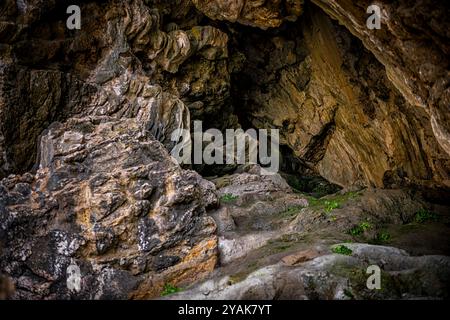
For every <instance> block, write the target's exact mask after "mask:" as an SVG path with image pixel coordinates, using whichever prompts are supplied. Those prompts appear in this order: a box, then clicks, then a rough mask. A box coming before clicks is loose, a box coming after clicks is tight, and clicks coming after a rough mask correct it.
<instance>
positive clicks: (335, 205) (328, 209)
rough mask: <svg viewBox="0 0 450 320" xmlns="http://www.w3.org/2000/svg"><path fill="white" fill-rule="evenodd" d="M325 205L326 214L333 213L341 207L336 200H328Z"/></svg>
mask: <svg viewBox="0 0 450 320" xmlns="http://www.w3.org/2000/svg"><path fill="white" fill-rule="evenodd" d="M324 205H325V212H327V213H329V212H331V211H333V210H334V209H337V208H339V207H340V204H339V202H338V201H336V200H326V201H325V202H324Z"/></svg>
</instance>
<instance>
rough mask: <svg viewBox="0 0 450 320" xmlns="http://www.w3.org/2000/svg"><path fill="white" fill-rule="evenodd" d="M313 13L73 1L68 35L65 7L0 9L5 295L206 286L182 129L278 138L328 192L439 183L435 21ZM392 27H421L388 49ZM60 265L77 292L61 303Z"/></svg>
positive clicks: (442, 114) (439, 16)
mask: <svg viewBox="0 0 450 320" xmlns="http://www.w3.org/2000/svg"><path fill="white" fill-rule="evenodd" d="M312 2H314V3H315V4H316V5H318V7H317V6H314V4H313V3H312ZM312 2H310V1H306V2H304V1H300V0H270V1H259V0H235V1H228V0H226V1H223V0H214V1H200V0H198V1H197V0H193V1H189V0H170V1H164V0H153V1H152V0H145V1H144V0H127V1H119V0H104V1H89V0H84V1H79V2H78V4H80V6H81V10H82V13H83V14H82V29H81V30H80V31H77V30H73V31H71V30H68V29H67V28H66V26H65V19H66V18H67V14H66V13H65V9H66V8H67V6H68V5H69V1H65V0H61V1H42V0H26V1H14V0H5V1H2V2H1V3H0V154H1V157H0V178H4V179H3V180H1V182H0V273H3V274H6V275H8V277H11V278H12V279H13V281H14V284H15V286H16V288H17V290H16V292H15V296H14V297H15V298H29V299H36V298H39V299H42V298H150V297H155V296H157V295H159V294H160V293H161V291H162V289H163V286H164V284H165V283H167V282H171V283H172V284H174V285H179V284H181V285H188V284H190V283H192V282H195V281H199V280H201V279H203V278H204V277H207V276H208V275H209V274H210V273H211V272H212V271H213V270H214V268H215V266H216V264H217V261H218V257H217V255H218V253H217V235H216V226H215V224H214V222H213V221H212V220H211V218H210V217H209V216H208V215H207V211H208V210H209V209H210V208H212V207H214V206H216V205H217V196H216V195H215V191H214V186H213V185H212V184H211V183H209V182H207V181H206V180H204V179H202V178H201V176H200V175H198V174H197V173H196V172H194V171H191V170H183V169H182V168H180V167H179V166H178V165H176V164H174V163H173V161H172V159H171V158H170V156H169V154H168V152H167V149H170V147H171V141H170V134H171V133H172V131H173V130H174V129H177V128H185V129H189V128H190V126H191V122H192V120H194V119H202V120H204V121H205V122H207V125H208V126H214V127H219V128H221V129H223V128H230V127H232V128H236V127H238V126H239V125H242V126H254V127H256V128H274V127H275V128H279V129H280V130H281V138H282V143H283V144H284V147H285V148H288V149H289V150H291V151H292V153H293V154H294V155H295V156H296V157H297V159H298V161H299V162H300V163H302V164H303V165H304V166H305V167H306V168H307V169H308V170H309V171H312V172H315V173H317V174H320V175H322V176H323V177H325V178H326V179H328V180H330V181H332V182H334V183H337V184H340V185H341V186H352V185H360V186H376V187H395V186H411V185H412V186H422V187H442V188H444V187H448V186H449V170H450V169H449V168H450V165H449V154H448V148H447V143H448V135H447V133H446V132H448V130H449V125H448V121H447V120H446V119H448V114H449V113H448V106H449V103H448V85H447V82H446V81H447V80H448V58H447V57H448V48H447V47H446V45H445V43H448V42H446V39H448V36H447V34H446V32H448V30H449V29H448V28H446V27H445V26H446V24H445V21H446V20H445V17H446V15H445V12H446V11H445V10H440V11H439V10H438V12H436V11H430V12H431V15H432V16H430V19H431V20H429V21H431V22H430V23H429V24H428V23H427V22H426V21H428V20H427V19H425V18H426V17H428V16H427V14H426V10H425V9H426V6H425V7H423V8H422V7H420V6H419V7H417V8H416V9H415V12H416V11H417V12H422V13H423V15H424V16H423V17H422V19H416V18H417V17H415V16H410V15H408V11H407V10H406V11H405V10H403V7H405V6H406V7H407V6H408V5H409V3H410V2H409V1H406V0H405V1H399V2H395V3H394V2H391V1H385V2H383V4H385V5H386V8H387V9H386V10H387V12H390V15H386V17H387V18H385V20H384V25H385V26H386V28H385V29H382V30H384V31H381V32H376V31H374V32H371V33H369V32H368V31H367V30H364V29H362V27H361V26H362V24H363V23H364V19H363V18H364V17H365V14H364V12H365V8H364V6H363V3H364V2H358V4H354V3H352V2H349V1H326V2H325V1H323V2H322V1H312ZM396 3H399V4H398V5H397V4H396ZM418 3H419V4H420V3H426V2H423V1H421V2H418ZM70 4H72V3H70ZM319 7H321V8H322V9H319ZM363 9H364V10H363ZM396 13H398V15H399V16H400V17H403V18H402V19H406V20H405V21H407V23H406V22H405V23H406V24H411V23H412V22H411V20H413V21H416V22H413V24H412V25H413V26H415V24H419V25H417V26H415V27H414V28H413V29H412V30H406V31H405V30H404V29H405V28H406V27H405V26H404V27H403V29H402V28H400V29H398V30H401V32H406V33H404V34H403V36H402V37H400V36H398V37H397V35H398V33H399V32H400V31H398V30H397V29H395V28H396V26H397V24H396V21H397V22H398V21H399V20H398V19H397V18H398V17H397V16H396V15H395V14H396ZM333 18H334V19H338V20H339V21H340V22H341V23H342V24H343V25H344V26H340V25H339V24H338V23H337V22H336V21H333ZM395 30H397V31H396V32H394V31H395ZM415 33H419V35H418V36H413V35H412V34H415ZM357 38H359V39H360V40H361V41H362V42H361V41H360V40H358V39H357ZM388 38H389V39H391V38H392V39H393V40H392V39H391V41H388ZM392 41H393V42H392ZM408 50H409V51H408ZM419 53H420V54H419ZM394 67H395V68H394ZM400 80H401V81H400ZM406 80H408V81H406ZM405 81H406V82H405ZM411 81H412V82H411ZM70 265H76V266H78V267H79V268H80V270H81V272H82V273H83V274H84V275H86V278H85V281H87V284H89V285H88V286H84V287H83V289H82V290H81V289H80V290H72V291H70V290H69V291H68V289H67V286H66V278H67V277H68V275H67V274H66V270H67V268H68V266H70ZM105 283H108V284H109V285H108V286H106V285H105ZM114 289H116V290H114Z"/></svg>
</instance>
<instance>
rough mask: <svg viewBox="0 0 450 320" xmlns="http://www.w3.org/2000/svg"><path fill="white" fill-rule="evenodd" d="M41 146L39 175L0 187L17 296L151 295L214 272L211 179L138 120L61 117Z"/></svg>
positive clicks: (5, 258) (5, 252) (6, 265)
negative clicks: (76, 273)
mask: <svg viewBox="0 0 450 320" xmlns="http://www.w3.org/2000/svg"><path fill="white" fill-rule="evenodd" d="M40 150H41V154H40V158H41V161H40V169H39V170H38V172H37V174H36V175H35V176H32V175H30V174H25V175H24V176H10V177H9V178H8V179H5V180H3V182H2V183H1V184H0V189H1V199H0V201H1V203H2V217H1V220H0V221H1V239H2V245H3V249H2V262H1V268H2V269H3V270H7V271H8V273H9V274H10V275H11V276H14V277H17V279H18V280H17V281H18V282H17V284H16V286H17V291H16V293H15V297H16V298H63V297H66V298H68V297H74V298H91V299H92V298H110V297H114V298H131V297H139V298H145V297H152V296H154V295H155V294H157V293H158V291H159V290H161V288H162V286H163V284H164V283H165V282H167V281H169V282H173V283H183V282H185V283H186V282H191V281H193V280H195V279H201V278H202V277H203V276H205V275H206V274H207V273H208V272H211V271H212V270H213V268H214V266H215V264H216V247H217V239H216V236H215V234H214V232H215V228H216V227H215V224H214V221H213V220H212V218H210V217H207V216H206V215H205V208H206V207H211V206H214V205H215V204H216V202H217V198H216V197H215V195H214V185H212V183H206V182H204V181H202V178H201V177H200V176H199V175H198V174H197V173H195V172H192V171H185V170H182V169H180V168H179V167H178V165H176V164H175V163H173V162H172V161H171V160H170V158H169V156H168V154H167V151H166V150H165V149H164V147H163V146H162V145H161V144H160V143H159V142H158V141H155V140H154V139H153V138H151V137H150V136H149V134H146V133H143V131H142V128H141V127H140V125H139V123H138V122H136V121H135V120H134V119H128V120H119V121H117V120H113V119H110V118H73V119H70V120H69V121H68V122H66V123H65V124H61V123H55V124H53V125H52V126H51V127H50V128H49V129H48V132H47V133H46V134H45V135H44V136H43V137H42V140H41V148H40ZM71 266H76V267H78V268H79V269H80V272H81V279H82V284H81V288H79V289H78V290H75V291H70V290H68V289H67V287H66V283H65V281H66V273H67V272H68V271H67V270H69V268H70V267H71ZM105 277H106V278H108V277H109V280H110V281H112V283H114V284H115V285H114V286H117V288H118V289H120V290H117V291H114V292H111V290H112V289H113V287H114V286H112V285H111V283H106V282H105V279H106V278H105ZM22 286H25V287H22Z"/></svg>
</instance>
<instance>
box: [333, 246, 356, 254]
mask: <svg viewBox="0 0 450 320" xmlns="http://www.w3.org/2000/svg"><path fill="white" fill-rule="evenodd" d="M331 251H332V252H333V253H338V254H343V255H346V256H349V255H351V254H352V253H353V251H352V250H351V249H350V248H348V247H346V246H344V245H343V244H340V245H338V246H335V247H333V248H332V249H331Z"/></svg>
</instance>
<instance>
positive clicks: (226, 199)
mask: <svg viewBox="0 0 450 320" xmlns="http://www.w3.org/2000/svg"><path fill="white" fill-rule="evenodd" d="M237 198H239V197H238V196H234V195H232V194H231V193H227V194H224V195H223V196H222V197H220V201H221V202H233V201H234V200H236V199H237Z"/></svg>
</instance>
